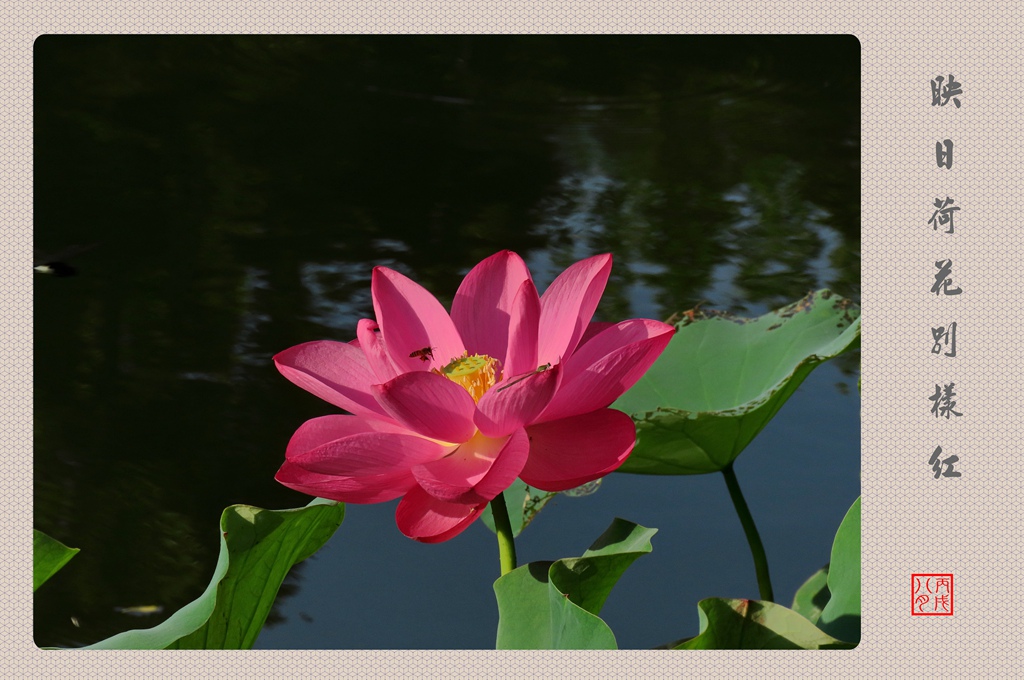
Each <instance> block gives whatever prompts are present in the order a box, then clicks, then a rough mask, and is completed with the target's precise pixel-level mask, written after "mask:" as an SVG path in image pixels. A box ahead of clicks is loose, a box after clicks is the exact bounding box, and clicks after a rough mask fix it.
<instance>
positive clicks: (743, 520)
mask: <svg viewBox="0 0 1024 680" xmlns="http://www.w3.org/2000/svg"><path fill="white" fill-rule="evenodd" d="M722 476H723V477H725V485H726V486H727V487H729V497H730V498H732V504H733V506H735V508H736V514H737V515H739V516H740V524H742V525H743V533H745V534H746V535H747V543H748V544H749V545H750V554H751V555H752V556H753V558H754V571H755V572H757V589H758V590H759V591H760V593H761V599H762V600H764V601H765V602H774V601H775V596H774V594H773V593H772V580H771V577H769V576H768V556H767V555H765V552H764V544H763V543H761V536H760V535H759V534H758V533H757V526H756V525H755V524H754V516H753V515H751V514H750V508H749V507H747V502H746V501H745V500H744V499H743V492H742V491H740V483H739V482H738V481H736V473H735V472H733V469H732V463H729V464H728V465H726V466H725V467H724V468H722Z"/></svg>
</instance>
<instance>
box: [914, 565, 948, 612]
mask: <svg viewBox="0 0 1024 680" xmlns="http://www.w3.org/2000/svg"><path fill="white" fill-rule="evenodd" d="M910 580H911V585H910V593H911V594H910V615H911V616H952V615H953V575H952V574H911V575H910Z"/></svg>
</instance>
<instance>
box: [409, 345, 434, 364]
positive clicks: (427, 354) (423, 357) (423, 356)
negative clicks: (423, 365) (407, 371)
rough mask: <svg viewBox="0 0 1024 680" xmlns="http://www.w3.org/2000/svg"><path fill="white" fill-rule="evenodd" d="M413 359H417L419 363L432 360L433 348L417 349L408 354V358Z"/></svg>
mask: <svg viewBox="0 0 1024 680" xmlns="http://www.w3.org/2000/svg"><path fill="white" fill-rule="evenodd" d="M413 357H418V358H419V360H420V361H430V360H431V359H433V358H434V348H433V347H424V348H423V349H418V350H416V351H415V352H410V353H409V358H410V359H412V358H413Z"/></svg>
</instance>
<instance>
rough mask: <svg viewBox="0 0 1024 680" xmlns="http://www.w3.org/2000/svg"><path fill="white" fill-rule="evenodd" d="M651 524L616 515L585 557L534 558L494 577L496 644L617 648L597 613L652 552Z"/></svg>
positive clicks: (519, 647)
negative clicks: (625, 576) (631, 570)
mask: <svg viewBox="0 0 1024 680" xmlns="http://www.w3.org/2000/svg"><path fill="white" fill-rule="evenodd" d="M655 532H657V529H648V528H646V527H642V526H640V525H638V524H633V523H632V522H627V521H625V520H622V519H616V520H615V521H613V522H612V524H611V526H609V527H608V529H607V530H606V531H605V532H604V533H603V534H601V536H600V537H599V538H598V539H597V540H596V541H594V543H593V544H592V545H591V546H590V549H589V550H587V551H586V552H584V553H583V555H582V556H581V557H577V558H567V559H561V560H557V561H555V562H531V563H530V564H526V565H523V566H521V567H519V568H517V569H513V570H512V571H510V572H509V573H507V574H505V575H504V576H502V577H501V578H499V579H498V580H497V581H495V582H494V594H495V596H496V597H497V600H498V638H497V648H498V649H616V643H615V635H614V634H613V633H612V631H611V629H610V628H609V627H608V624H606V623H605V622H604V621H602V620H601V619H600V618H599V617H598V614H599V613H600V611H601V607H602V606H603V605H604V602H605V600H606V599H607V598H608V594H609V593H610V592H611V590H612V588H613V587H614V586H615V584H616V583H617V582H618V580H619V578H620V577H621V576H622V574H623V572H625V570H626V569H627V568H628V567H629V565H631V564H632V563H633V561H634V560H636V558H638V557H640V556H641V555H645V554H647V553H649V552H650V551H651V536H653V535H654V534H655Z"/></svg>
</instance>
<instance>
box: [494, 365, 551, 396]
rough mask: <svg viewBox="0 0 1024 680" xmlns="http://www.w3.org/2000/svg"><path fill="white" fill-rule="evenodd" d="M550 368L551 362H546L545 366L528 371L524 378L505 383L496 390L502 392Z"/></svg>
mask: <svg viewBox="0 0 1024 680" xmlns="http://www.w3.org/2000/svg"><path fill="white" fill-rule="evenodd" d="M549 368H551V364H544V365H543V366H538V367H537V370H536V371H533V372H532V373H527V374H526V375H524V376H523V377H522V378H516V379H515V380H513V381H512V382H510V383H509V384H507V385H504V386H502V387H499V388H498V389H496V390H495V392H501V391H502V390H507V389H508V388H510V387H512V386H513V385H515V384H516V383H519V382H522V381H524V380H526V379H527V378H529V377H530V376H531V375H536V374H538V373H543V372H544V371H546V370H548V369H549Z"/></svg>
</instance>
